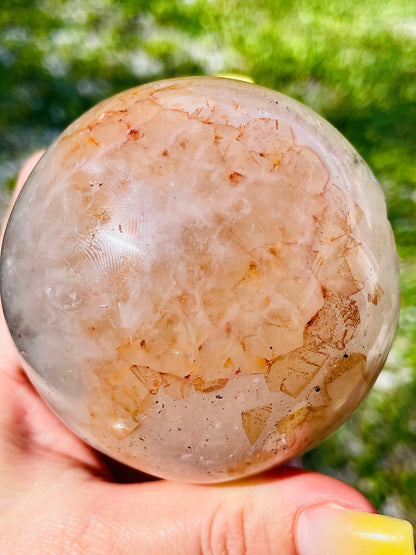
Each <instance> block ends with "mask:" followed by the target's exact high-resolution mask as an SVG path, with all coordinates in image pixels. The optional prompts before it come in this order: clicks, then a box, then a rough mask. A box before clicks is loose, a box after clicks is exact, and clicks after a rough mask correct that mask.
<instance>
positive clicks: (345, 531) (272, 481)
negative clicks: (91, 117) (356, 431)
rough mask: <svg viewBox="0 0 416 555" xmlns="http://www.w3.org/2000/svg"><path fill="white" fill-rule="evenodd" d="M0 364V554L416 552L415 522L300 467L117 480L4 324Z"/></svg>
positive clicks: (30, 165)
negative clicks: (33, 373) (47, 399)
mask: <svg viewBox="0 0 416 555" xmlns="http://www.w3.org/2000/svg"><path fill="white" fill-rule="evenodd" d="M40 155H41V153H39V154H37V155H35V156H34V157H32V158H31V159H30V160H29V161H28V162H27V164H26V165H25V167H24V168H23V170H22V172H21V174H20V176H19V179H18V184H17V188H16V189H17V190H19V189H20V188H21V187H22V185H23V183H24V181H25V180H26V178H27V177H28V175H29V173H30V171H31V169H32V168H33V166H34V165H35V163H36V162H37V160H38V159H39V157H40ZM0 361H1V362H0V368H1V380H0V406H1V411H0V507H1V512H0V515H1V516H0V553H1V554H3V553H4V554H6V555H9V554H10V555H14V554H26V553H30V554H36V553H38V554H42V555H43V554H48V555H52V554H59V555H65V554H69V553H70V554H78V553H79V554H87V555H88V554H96V553H97V554H98V553H99V554H100V555H101V554H103V555H105V554H107V553H112V554H114V553H116V554H122V555H124V554H153V553H154V554H161V553H168V554H170V555H175V554H179V555H182V554H191V555H192V554H194V553H195V554H199V553H204V554H205V553H207V554H208V553H212V554H223V553H229V554H240V553H248V554H255V555H262V554H263V553H277V554H281V555H295V554H298V555H327V554H328V555H329V554H331V555H347V554H354V555H358V554H362V555H365V554H367V553H368V554H370V553H372V554H377V555H382V554H384V553H386V554H387V553H388V554H390V555H394V554H401V555H403V554H404V555H405V554H411V553H414V550H413V538H412V530H411V526H410V525H409V524H408V523H406V522H403V521H400V520H397V519H391V518H388V517H383V516H379V515H374V514H368V513H374V508H373V507H372V506H371V504H370V503H369V502H368V501H367V500H366V499H365V498H364V497H363V496H362V495H361V494H360V493H358V492H357V491H355V490H354V489H352V488H350V487H349V486H347V485H346V484H343V483H342V482H340V481H338V480H335V479H333V478H330V477H328V476H323V475H319V474H316V473H312V472H307V471H304V470H300V469H294V468H289V467H281V468H278V469H275V470H272V471H270V472H268V473H266V474H263V475H261V476H257V477H254V478H249V479H246V480H240V481H237V482H231V483H229V484H221V485H209V486H207V485H192V484H183V483H175V482H171V481H167V480H155V481H142V482H141V483H137V482H136V483H124V484H122V483H117V481H116V480H117V479H118V480H119V481H120V480H121V477H120V476H116V475H114V474H112V473H111V472H110V470H109V468H108V466H107V465H106V464H105V462H104V460H103V458H102V457H101V456H100V455H99V454H97V452H95V451H94V450H93V449H92V448H90V447H88V446H87V445H86V444H84V443H83V442H82V441H81V440H80V439H78V438H77V437H76V436H75V435H74V434H73V433H72V432H71V431H70V430H69V429H68V428H66V427H65V426H64V424H62V423H61V422H60V421H59V419H58V418H57V417H56V416H55V414H54V413H53V412H52V411H51V410H50V409H49V408H48V407H47V406H46V405H45V403H44V402H43V401H42V399H41V398H40V397H39V396H38V394H37V393H36V391H35V390H34V388H33V387H32V385H31V384H30V382H29V381H28V379H27V378H26V375H25V374H24V372H23V370H22V368H21V365H20V362H19V357H18V355H17V353H16V350H15V348H14V346H13V343H12V340H11V338H10V336H9V333H8V330H7V326H6V324H5V322H4V319H1V321H0ZM357 511H358V512H357Z"/></svg>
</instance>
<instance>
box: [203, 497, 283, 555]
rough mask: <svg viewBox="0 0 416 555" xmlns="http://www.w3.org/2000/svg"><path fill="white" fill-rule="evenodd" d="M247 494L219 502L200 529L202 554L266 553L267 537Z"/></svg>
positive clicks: (258, 554) (269, 551) (240, 554)
mask: <svg viewBox="0 0 416 555" xmlns="http://www.w3.org/2000/svg"><path fill="white" fill-rule="evenodd" d="M259 512H260V511H257V510H256V506H255V505H254V504H253V503H252V502H251V500H250V499H249V498H245V499H243V500H241V499H238V500H237V499H233V498H231V499H227V500H226V501H223V502H222V503H219V504H218V505H217V506H216V507H215V509H214V510H213V511H212V512H211V514H210V516H209V518H207V520H206V522H205V525H204V526H203V527H202V529H201V549H200V552H201V553H202V554H203V555H267V554H269V553H271V552H272V550H271V549H270V538H269V535H268V534H267V531H266V529H265V528H266V527H265V523H264V521H263V519H262V518H261V517H260V515H259Z"/></svg>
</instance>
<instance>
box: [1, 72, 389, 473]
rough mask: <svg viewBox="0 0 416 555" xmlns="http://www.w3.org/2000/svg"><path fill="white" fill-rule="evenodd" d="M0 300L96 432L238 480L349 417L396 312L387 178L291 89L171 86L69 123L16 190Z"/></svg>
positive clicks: (141, 465)
mask: <svg viewBox="0 0 416 555" xmlns="http://www.w3.org/2000/svg"><path fill="white" fill-rule="evenodd" d="M1 294H2V301H3V307H4V313H5V316H6V320H7V323H8V326H9V329H10V332H11V334H12V337H13V339H14V341H15V344H16V346H17V348H18V350H19V351H20V353H21V355H22V359H23V364H24V367H25V369H26V371H27V373H28V375H29V377H30V379H31V380H32V382H33V384H34V385H35V387H36V388H37V389H38V391H39V392H40V394H41V395H42V396H43V397H44V399H45V400H46V401H47V402H48V403H49V405H50V406H51V407H52V408H53V409H54V410H55V411H56V413H57V414H58V415H59V416H60V417H61V418H62V419H63V420H64V421H65V422H66V423H67V424H68V425H69V426H70V427H71V428H72V429H73V430H74V431H75V432H76V433H77V434H78V435H79V436H80V437H81V438H83V439H84V440H85V441H87V442H88V443H89V444H91V445H92V446H94V447H95V448H97V449H99V450H101V451H102V452H104V453H107V454H109V455H111V456H112V457H114V458H116V459H118V460H120V461H122V462H123V463H126V464H129V465H131V466H133V467H136V468H138V469H141V470H143V471H145V472H148V473H151V474H154V475H156V476H161V477H166V478H170V479H174V480H184V481H190V482H215V481H217V482H218V481H224V480H229V479H234V478H238V477H242V476H245V475H249V474H252V473H255V472H259V471H262V470H264V469H266V468H269V467H271V466H273V465H276V464H280V463H283V462H285V461H287V460H288V459H290V458H292V457H294V456H296V455H298V454H300V453H302V452H303V451H305V450H306V449H309V448H310V447H311V446H313V445H315V444H316V443H317V442H319V441H320V440H322V439H323V438H324V437H325V436H327V435H328V434H329V433H330V432H331V431H332V430H334V429H335V428H336V427H338V426H339V425H340V424H341V423H342V422H343V421H344V420H345V419H346V418H347V417H348V416H349V415H350V414H351V412H352V411H353V410H354V408H355V407H356V406H357V405H358V403H359V402H360V401H361V400H362V398H363V397H364V396H365V394H366V393H367V392H368V390H369V388H370V387H371V385H372V384H373V382H374V380H375V378H376V377H377V374H378V372H379V371H380V369H381V367H382V365H383V363H384V361H385V358H386V356H387V353H388V350H389V347H390V345H391V341H392V338H393V335H394V331H395V326H396V323H397V316H398V307H399V290H398V259H397V254H396V250H395V246H394V240H393V235H392V231H391V227H390V225H389V223H388V220H387V218H386V208H385V203H384V199H383V195H382V192H381V190H380V187H379V185H378V184H377V182H376V180H375V178H374V177H373V175H372V174H371V172H370V170H369V169H368V167H367V166H366V164H365V163H364V162H363V160H362V159H361V158H360V156H359V155H358V154H357V153H356V152H355V150H354V149H353V148H352V147H351V145H350V144H349V143H348V142H347V141H346V140H345V139H344V138H343V137H342V136H341V135H340V134H339V133H338V132H337V131H336V130H335V129H334V128H333V127H332V126H331V125H330V124H329V123H327V122H326V121H324V120H323V119H322V118H321V117H319V116H318V115H317V114H315V113H313V112H312V111H311V110H309V109H308V108H306V107H304V106H302V105H301V104H299V103H297V102H296V101H294V100H292V99H290V98H288V97H286V96H284V95H282V94H279V93H277V92H274V91H270V90H267V89H264V88H262V87H259V86H255V85H251V84H247V83H241V82H237V81H233V80H227V79H219V78H205V77H200V78H184V79H173V80H166V81H160V82H156V83H151V84H147V85H144V86H140V87H138V88H135V89H132V90H128V91H126V92H123V93H121V94H118V95H116V96H114V97H112V98H110V99H109V100H106V101H104V102H102V103H101V104H99V105H97V106H96V107H94V108H93V109H91V110H90V111H89V112H87V113H86V114H84V115H83V116H81V117H80V118H79V119H78V120H77V121H75V122H74V123H73V124H72V125H71V126H70V127H68V129H66V131H64V132H63V133H62V134H61V135H60V137H58V139H57V140H56V141H55V142H54V143H53V144H52V146H51V147H50V148H49V150H48V151H47V152H46V153H45V155H44V156H43V157H42V159H41V160H40V162H39V163H38V165H37V167H36V168H35V170H34V171H33V172H32V174H31V176H30V178H29V179H28V181H27V183H26V184H25V186H24V188H23V190H22V191H21V193H20V196H19V197H18V200H17V202H16V204H15V207H14V209H13V212H12V216H11V218H10V220H9V223H8V226H7V230H6V234H5V239H4V244H3V252H2V262H1Z"/></svg>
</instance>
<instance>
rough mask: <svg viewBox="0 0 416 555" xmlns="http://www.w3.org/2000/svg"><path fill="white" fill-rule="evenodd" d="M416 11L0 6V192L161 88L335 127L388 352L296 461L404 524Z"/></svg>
mask: <svg viewBox="0 0 416 555" xmlns="http://www.w3.org/2000/svg"><path fill="white" fill-rule="evenodd" d="M415 71H416V3H414V2H410V1H409V0H407V1H400V0H391V1H387V2H381V1H380V0H360V1H353V0H344V1H342V2H341V1H338V0H334V1H323V0H321V1H318V0H316V1H314V0H303V1H302V0H297V1H296V2H295V1H292V0H285V1H283V0H281V1H280V0H278V1H272V0H258V1H254V0H244V1H236V0H235V1H233V0H230V1H225V0H224V1H215V0H197V1H193V0H182V1H176V2H175V1H168V0H154V1H152V2H150V1H144V0H141V1H140V0H138V1H132V0H130V1H129V0H127V1H117V0H71V1H64V0H39V1H30V0H26V1H9V0H3V1H2V3H1V7H0V185H1V191H2V197H1V198H2V202H3V204H5V202H6V201H7V191H9V190H10V189H11V188H12V186H13V184H14V180H15V175H16V172H17V169H18V167H19V164H20V163H21V162H22V160H24V158H25V157H26V156H27V155H28V154H30V153H31V152H33V151H34V150H35V149H39V148H43V147H45V146H47V145H48V144H49V143H50V142H51V140H52V139H53V138H54V137H55V136H56V134H57V133H58V132H59V131H60V130H62V129H63V128H64V127H65V126H66V125H67V124H68V123H69V122H71V121H72V120H73V119H74V118H75V117H76V116H78V115H80V114H81V113H82V112H83V111H85V109H87V108H88V107H90V106H91V105H93V104H95V103H96V102H98V101H99V100H101V99H103V98H105V97H107V96H109V95H111V94H113V93H116V92H118V91H120V90H122V89H125V88H127V87H132V86H134V85H137V84H140V83H142V82H145V81H149V80H155V79H158V78H162V77H170V76H180V75H190V74H215V73H217V72H236V73H240V74H244V75H248V76H250V77H251V78H252V79H253V80H254V81H255V82H256V83H258V84H261V85H265V86H268V87H271V88H275V89H277V90H280V91H281V92H284V93H286V94H289V95H291V96H293V97H295V98H297V99H299V100H301V101H302V102H304V103H306V104H307V105H309V106H310V107H312V108H313V109H315V110H316V111H318V112H319V113H320V114H322V115H323V116H324V117H325V118H327V119H328V120H329V121H330V122H331V123H333V124H334V125H335V126H336V127H337V128H338V129H339V130H340V131H341V132H342V133H343V134H344V135H345V136H346V137H347V138H348V139H349V140H350V141H351V142H352V143H353V144H354V145H355V147H356V148H357V150H358V151H359V152H360V153H361V154H362V156H363V157H364V158H365V159H366V160H367V162H368V163H369V165H370V166H371V167H372V169H373V171H374V173H375V174H376V176H377V177H378V179H379V181H380V183H381V186H382V188H383V190H384V192H385V195H386V200H387V205H388V211H389V217H390V220H391V222H392V225H393V229H394V232H395V236H396V241H397V246H398V250H399V254H400V258H401V265H402V280H401V286H402V310H401V321H400V326H399V330H398V333H397V338H396V341H395V343H394V346H393V349H392V352H391V355H390V357H389V360H388V363H387V365H386V369H385V370H384V371H383V373H382V375H381V377H380V379H379V380H378V382H377V384H376V386H375V388H374V390H373V391H372V393H371V394H370V396H369V397H368V399H367V400H366V401H365V403H364V404H363V405H362V407H361V408H360V409H359V410H358V411H357V412H356V413H355V415H354V416H353V417H352V418H351V419H350V420H349V421H348V422H347V423H346V424H345V425H344V426H343V427H342V428H341V429H340V430H339V431H338V432H336V433H335V434H333V435H332V436H331V437H330V438H329V439H328V440H326V441H325V442H324V443H323V444H321V445H320V446H319V447H317V448H316V449H314V450H313V451H311V452H310V453H309V454H307V455H306V456H305V457H304V462H305V464H306V465H307V466H308V467H309V468H314V469H316V470H319V471H322V472H327V473H329V474H332V475H335V476H337V477H340V478H342V479H343V480H346V481H347V482H349V483H351V484H353V485H354V486H356V487H358V488H359V489H360V490H361V491H362V492H363V493H364V494H365V495H367V496H368V497H369V498H370V500H371V501H372V502H373V503H374V504H375V505H376V507H377V508H378V509H379V510H381V511H383V512H385V513H387V514H392V515H397V516H402V517H407V518H408V519H409V520H411V521H412V522H413V523H416V403H415V399H416V374H415V370H414V368H415V363H416V347H415V339H416V306H415V301H416V267H415V259H416V253H415V245H416V187H415V186H416V172H415V164H414V160H415V126H416V79H415Z"/></svg>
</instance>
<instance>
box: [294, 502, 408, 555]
mask: <svg viewBox="0 0 416 555" xmlns="http://www.w3.org/2000/svg"><path fill="white" fill-rule="evenodd" d="M295 542H296V550H297V553H298V555H335V554H336V555H415V550H414V540H413V528H412V525H411V524H410V522H407V521H406V520H400V519H399V518H392V517H389V516H383V515H374V514H371V513H362V512H359V511H350V510H347V509H343V508H341V507H338V506H337V505H316V506H315V507H310V508H308V509H305V510H303V511H302V512H301V513H300V514H299V516H298V518H297V522H296V528H295Z"/></svg>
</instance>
